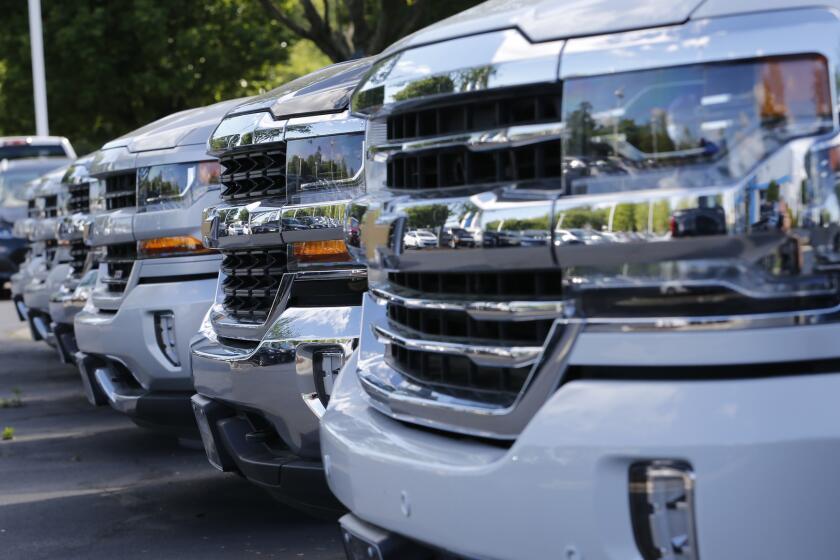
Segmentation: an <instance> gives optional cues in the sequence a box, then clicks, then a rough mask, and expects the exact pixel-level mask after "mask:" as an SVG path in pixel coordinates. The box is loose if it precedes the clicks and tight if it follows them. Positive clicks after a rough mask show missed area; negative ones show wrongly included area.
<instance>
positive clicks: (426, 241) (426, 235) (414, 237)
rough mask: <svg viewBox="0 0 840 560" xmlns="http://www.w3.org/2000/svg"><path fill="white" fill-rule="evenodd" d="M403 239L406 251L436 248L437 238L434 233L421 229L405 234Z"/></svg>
mask: <svg viewBox="0 0 840 560" xmlns="http://www.w3.org/2000/svg"><path fill="white" fill-rule="evenodd" d="M404 239H405V248H406V249H425V248H426V247H436V246H437V244H438V238H437V236H436V235H435V234H434V233H432V232H430V231H426V230H422V229H414V230H411V231H408V232H406V234H405V238H404Z"/></svg>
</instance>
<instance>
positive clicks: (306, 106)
mask: <svg viewBox="0 0 840 560" xmlns="http://www.w3.org/2000/svg"><path fill="white" fill-rule="evenodd" d="M370 65H371V59H368V58H364V59H359V60H352V61H350V62H343V63H340V64H333V65H331V66H327V67H326V68H322V69H321V70H318V71H316V72H312V73H311V74H307V75H306V76H303V77H301V78H298V79H296V80H292V81H291V82H288V83H286V84H283V85H282V86H280V87H278V88H276V89H273V90H271V91H269V92H267V93H264V94H262V95H259V96H257V97H254V98H252V99H250V100H248V101H246V102H245V103H243V104H241V105H239V106H238V107H236V108H235V109H234V110H233V111H231V112H230V115H235V114H238V113H253V112H255V111H266V110H267V111H271V113H272V114H273V115H274V117H275V118H282V117H289V116H293V115H301V114H312V113H331V112H336V111H342V110H344V109H345V108H347V106H348V105H349V104H350V94H351V93H353V89H354V88H355V87H356V84H357V83H358V81H359V78H361V76H362V74H363V73H364V72H366V71H367V69H368V68H370Z"/></svg>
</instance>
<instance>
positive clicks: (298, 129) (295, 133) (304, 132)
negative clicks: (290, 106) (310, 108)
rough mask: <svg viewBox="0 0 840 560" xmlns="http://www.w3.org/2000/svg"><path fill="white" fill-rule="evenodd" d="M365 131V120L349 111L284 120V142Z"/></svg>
mask: <svg viewBox="0 0 840 560" xmlns="http://www.w3.org/2000/svg"><path fill="white" fill-rule="evenodd" d="M364 131H365V121H364V119H360V118H358V117H353V116H351V115H350V111H343V112H341V113H330V114H326V115H310V116H307V117H292V118H290V119H289V120H288V121H286V131H285V136H284V139H285V140H286V142H289V141H292V140H298V139H306V138H314V137H316V136H332V135H335V134H354V133H360V132H364Z"/></svg>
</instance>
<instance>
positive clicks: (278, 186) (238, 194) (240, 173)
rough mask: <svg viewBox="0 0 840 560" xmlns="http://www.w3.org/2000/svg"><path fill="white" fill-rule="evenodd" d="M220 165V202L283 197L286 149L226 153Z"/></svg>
mask: <svg viewBox="0 0 840 560" xmlns="http://www.w3.org/2000/svg"><path fill="white" fill-rule="evenodd" d="M219 163H220V164H221V165H222V176H221V182H222V199H223V200H237V201H238V200H245V199H251V198H264V197H268V196H284V195H285V194H286V147H285V145H284V144H279V145H278V144H272V146H271V148H267V149H266V148H263V149H260V150H249V151H246V152H235V153H230V154H225V155H224V156H222V157H221V158H220V160H219Z"/></svg>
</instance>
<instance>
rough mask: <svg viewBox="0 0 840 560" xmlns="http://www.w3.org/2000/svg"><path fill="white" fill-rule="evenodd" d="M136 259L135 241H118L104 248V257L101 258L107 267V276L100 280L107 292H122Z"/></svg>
mask: <svg viewBox="0 0 840 560" xmlns="http://www.w3.org/2000/svg"><path fill="white" fill-rule="evenodd" d="M136 260H137V244H136V243H119V244H116V245H108V246H106V248H105V258H104V259H103V260H102V262H104V263H105V264H106V267H107V276H106V277H105V278H103V279H102V282H103V283H104V284H105V285H106V286H107V287H108V291H109V292H114V293H122V292H124V291H125V289H126V287H127V286H128V279H129V277H130V276H131V270H132V269H133V268H134V261H136Z"/></svg>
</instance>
